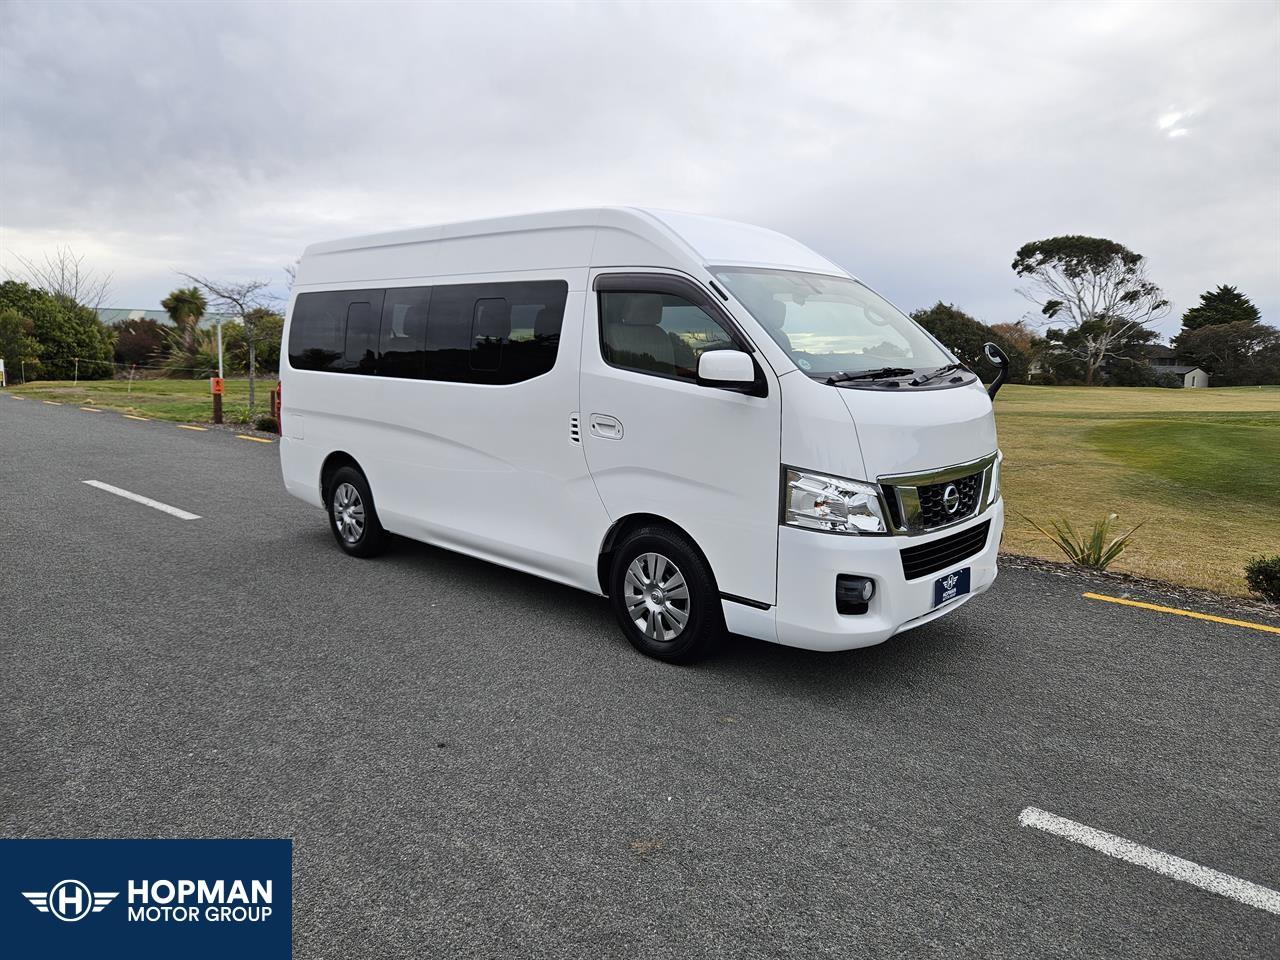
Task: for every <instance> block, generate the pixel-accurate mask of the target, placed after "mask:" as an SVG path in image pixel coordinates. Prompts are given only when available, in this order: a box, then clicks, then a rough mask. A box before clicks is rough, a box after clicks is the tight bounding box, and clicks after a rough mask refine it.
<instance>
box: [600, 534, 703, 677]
mask: <svg viewBox="0 0 1280 960" xmlns="http://www.w3.org/2000/svg"><path fill="white" fill-rule="evenodd" d="M609 598H610V602H611V603H612V605H613V612H614V615H615V616H616V617H617V618H618V624H619V625H620V626H621V627H622V632H623V633H625V634H626V636H627V639H628V640H629V641H630V642H631V645H632V646H633V647H635V648H636V649H637V650H639V651H640V652H641V653H643V654H645V655H646V656H650V657H654V658H656V659H658V660H665V661H667V662H668V663H689V662H691V661H694V660H697V659H699V658H700V657H703V656H705V655H706V654H707V653H709V652H710V651H711V649H712V648H713V647H714V646H715V644H716V642H717V641H718V640H719V639H720V637H721V636H722V635H723V633H724V613H723V611H722V610H721V607H720V594H719V591H717V589H716V585H715V579H714V577H712V575H711V568H710V567H709V566H708V565H707V562H706V561H705V560H704V559H703V558H702V555H701V554H700V553H699V552H698V550H697V549H696V548H695V547H694V546H693V544H692V543H690V542H689V540H688V539H687V538H686V537H684V536H683V535H681V534H680V533H678V532H676V531H675V530H669V529H667V528H664V527H657V526H650V527H641V528H640V529H638V530H635V531H633V532H632V533H630V534H629V535H627V537H626V538H625V539H624V540H623V541H622V543H621V544H619V545H618V547H617V549H616V550H615V551H614V554H613V567H612V569H611V572H610V578H609Z"/></svg>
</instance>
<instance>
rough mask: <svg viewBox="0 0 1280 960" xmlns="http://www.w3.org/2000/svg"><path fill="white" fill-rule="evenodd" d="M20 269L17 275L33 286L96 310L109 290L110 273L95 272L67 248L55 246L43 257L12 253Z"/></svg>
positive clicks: (82, 257)
mask: <svg viewBox="0 0 1280 960" xmlns="http://www.w3.org/2000/svg"><path fill="white" fill-rule="evenodd" d="M14 259H15V260H17V261H18V263H19V264H20V265H21V267H22V269H21V271H20V276H21V278H22V279H24V280H26V282H27V283H28V284H30V285H31V286H33V287H38V288H39V289H41V290H44V291H46V292H47V293H52V294H54V295H55V296H59V297H66V298H67V299H69V300H71V301H73V302H75V303H78V304H80V305H81V306H82V307H88V308H89V309H90V310H93V311H95V312H96V311H97V310H98V309H99V308H100V307H101V306H102V304H103V303H105V302H106V299H107V295H108V294H110V293H111V274H109V273H98V272H97V271H96V270H94V269H92V268H90V267H86V266H85V258H84V256H83V255H81V256H77V255H76V252H75V251H74V250H72V249H71V247H58V248H57V249H56V250H55V251H54V252H53V253H46V254H45V255H44V259H43V260H34V259H28V258H27V257H24V256H21V255H19V254H14Z"/></svg>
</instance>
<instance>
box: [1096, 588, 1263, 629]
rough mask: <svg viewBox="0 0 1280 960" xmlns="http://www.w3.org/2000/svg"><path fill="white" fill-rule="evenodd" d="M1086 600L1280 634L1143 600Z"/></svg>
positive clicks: (1259, 625)
mask: <svg viewBox="0 0 1280 960" xmlns="http://www.w3.org/2000/svg"><path fill="white" fill-rule="evenodd" d="M1084 598H1085V599H1086V600H1102V601H1104V602H1105V603H1119V604H1123V605H1124V606H1126V607H1139V608H1141V609H1143V610H1154V611H1156V613H1172V614H1174V615H1175V616H1179V617H1191V618H1193V619H1195V620H1210V621H1212V622H1213V623H1225V624H1227V625H1228V626H1231V627H1244V628H1245V629H1247V630H1261V631H1263V632H1264V633H1280V627H1270V626H1267V624H1265V623H1251V622H1250V621H1248V620H1232V619H1231V618H1230V617H1215V616H1213V614H1210V613H1196V612H1195V611H1194V610H1179V609H1178V608H1177V607H1162V606H1160V605H1159V604H1155V603H1143V602H1142V601H1141V600H1125V599H1124V598H1122V597H1108V596H1107V595H1106V594H1102V593H1086V594H1085V595H1084Z"/></svg>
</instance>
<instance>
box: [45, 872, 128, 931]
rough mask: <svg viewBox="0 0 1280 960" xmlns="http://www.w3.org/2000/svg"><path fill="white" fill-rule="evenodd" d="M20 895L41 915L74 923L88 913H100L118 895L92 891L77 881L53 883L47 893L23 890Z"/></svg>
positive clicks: (115, 892)
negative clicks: (44, 914) (48, 915)
mask: <svg viewBox="0 0 1280 960" xmlns="http://www.w3.org/2000/svg"><path fill="white" fill-rule="evenodd" d="M22 895H23V896H24V897H26V898H27V899H28V900H30V901H31V905H32V906H33V907H35V908H36V909H37V910H39V911H40V912H41V913H51V914H53V915H54V916H55V917H57V918H58V919H59V920H65V921H67V922H68V923H74V922H75V921H77V920H83V919H84V918H85V917H87V916H88V915H89V914H90V913H101V912H102V911H103V909H104V908H105V907H106V906H107V904H109V903H110V902H111V901H112V900H114V899H115V898H116V897H118V896H119V895H120V893H119V891H113V892H110V893H107V892H105V891H102V890H98V891H93V890H90V889H89V888H88V887H87V886H85V885H84V884H83V883H81V882H80V881H79V880H63V881H62V882H61V883H55V884H54V885H53V889H52V890H50V891H49V892H48V893H40V892H28V891H26V890H24V891H22Z"/></svg>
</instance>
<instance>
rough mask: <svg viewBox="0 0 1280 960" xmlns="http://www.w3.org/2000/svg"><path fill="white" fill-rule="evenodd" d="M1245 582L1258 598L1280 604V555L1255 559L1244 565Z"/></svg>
mask: <svg viewBox="0 0 1280 960" xmlns="http://www.w3.org/2000/svg"><path fill="white" fill-rule="evenodd" d="M1244 582H1245V583H1247V584H1248V585H1249V589H1250V590H1252V591H1253V592H1254V593H1256V594H1257V595H1258V596H1260V597H1265V598H1266V599H1267V600H1270V601H1271V602H1272V603H1280V555H1276V556H1274V557H1254V558H1253V559H1252V560H1250V561H1249V562H1248V563H1246V564H1245V565H1244Z"/></svg>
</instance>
